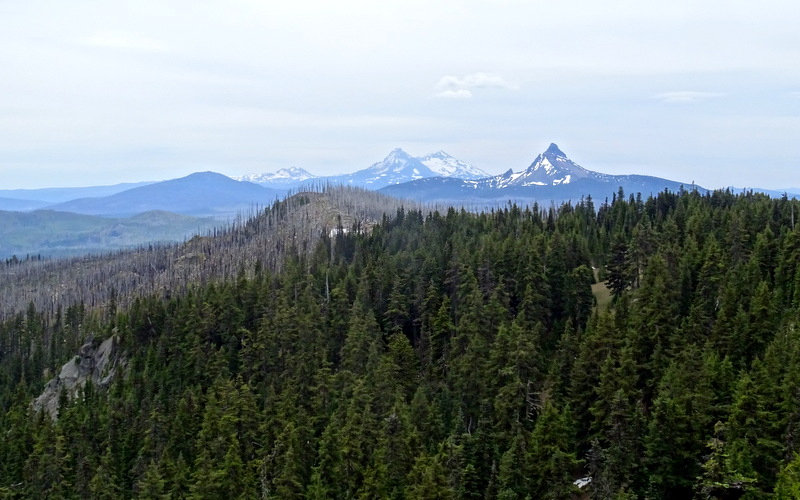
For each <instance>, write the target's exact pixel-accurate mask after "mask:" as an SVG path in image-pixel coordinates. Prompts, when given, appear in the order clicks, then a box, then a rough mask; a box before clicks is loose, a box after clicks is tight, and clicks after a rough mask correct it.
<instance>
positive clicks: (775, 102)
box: [0, 0, 800, 189]
mask: <svg viewBox="0 0 800 500" xmlns="http://www.w3.org/2000/svg"><path fill="white" fill-rule="evenodd" d="M698 4H700V5H698ZM798 26H800V2H797V1H796V0H764V1H762V2H754V1H752V0H748V1H739V0H725V1H717V0H710V1H709V0H700V1H698V0H691V1H684V0H671V1H669V2H658V3H655V2H641V1H632V0H631V1H621V0H606V1H603V2H596V1H589V0H580V1H578V0H572V1H571V0H561V1H559V2H535V1H531V0H524V1H522V0H521V1H516V0H492V1H479V0H475V1H468V0H466V1H455V0H444V1H435V0H426V1H415V0H404V1H391V0H384V1H382V2H366V1H352V0H337V1H320V2H312V1H305V0H292V1H281V2H278V1H240V0H227V1H225V2H222V1H213V2H212V1H203V0H193V1H186V2H181V1H178V2H170V1H164V0H158V1H151V0H135V1H120V0H115V1H112V2H108V1H95V2H90V1H83V0H72V1H69V2H65V1H55V0H25V1H22V0H0V189H13V188H37V187H51V186H87V185H101V184H114V183H118V182H130V181H142V180H163V179H170V178H175V177H181V176H184V175H187V174H189V173H192V172H196V171H204V170H213V171H216V172H220V173H223V174H226V175H241V174H245V173H249V172H274V171H275V170H277V169H279V168H283V167H289V166H298V167H302V168H304V169H306V170H308V171H310V172H311V173H313V174H317V175H328V174H335V173H343V172H350V171H355V170H358V169H361V168H365V167H367V166H369V165H370V164H372V163H374V162H376V161H379V160H381V159H382V158H383V157H384V156H386V154H388V152H389V151H390V150H391V149H393V148H396V147H401V148H403V149H404V150H406V151H407V152H408V153H410V154H412V155H415V156H422V155H424V154H427V153H431V152H435V151H438V150H444V151H446V152H448V153H450V154H451V155H453V156H455V157H457V158H459V159H461V160H464V161H466V162H468V163H471V164H473V165H475V166H477V167H480V168H482V169H484V170H486V171H488V172H490V173H500V172H502V171H505V170H507V169H509V168H512V169H514V170H515V171H519V170H522V169H524V168H525V167H527V166H528V165H529V164H530V163H531V161H533V159H534V158H535V157H536V155H537V154H539V153H540V152H542V151H544V149H546V148H547V146H548V145H549V144H550V143H551V142H555V143H557V144H558V145H559V147H560V148H561V149H562V150H563V151H564V152H565V153H566V154H567V155H568V156H569V157H570V158H572V159H573V160H574V161H575V162H577V163H578V164H580V165H582V166H584V167H586V168H588V169H591V170H597V171H601V172H606V173H640V174H649V175H657V176H661V177H666V178H670V179H673V180H677V181H682V182H687V183H690V182H692V181H694V182H695V183H697V184H699V185H701V186H704V187H710V188H716V187H723V186H728V185H735V186H739V187H744V186H749V187H764V188H774V189H779V188H788V187H800V29H798Z"/></svg>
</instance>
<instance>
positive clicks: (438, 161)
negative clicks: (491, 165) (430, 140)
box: [417, 151, 490, 180]
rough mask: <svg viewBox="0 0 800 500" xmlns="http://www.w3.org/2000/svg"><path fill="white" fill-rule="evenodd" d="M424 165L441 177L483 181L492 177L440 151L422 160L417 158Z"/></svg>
mask: <svg viewBox="0 0 800 500" xmlns="http://www.w3.org/2000/svg"><path fill="white" fill-rule="evenodd" d="M417 159H418V160H419V161H420V162H422V164H423V165H425V166H426V167H428V168H429V169H431V170H432V171H434V172H435V173H436V175H438V176H439V177H455V178H457V179H465V180H472V179H483V178H486V177H490V175H489V174H487V173H486V172H484V171H483V170H481V169H479V168H478V167H475V166H473V165H470V164H469V163H466V162H463V161H461V160H459V159H457V158H453V157H452V156H450V155H449V154H447V153H445V152H444V151H438V152H436V153H433V154H429V155H427V156H423V157H421V158H417Z"/></svg>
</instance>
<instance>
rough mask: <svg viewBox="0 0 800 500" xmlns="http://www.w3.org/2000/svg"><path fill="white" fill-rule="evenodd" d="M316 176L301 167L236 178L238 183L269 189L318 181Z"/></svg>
mask: <svg viewBox="0 0 800 500" xmlns="http://www.w3.org/2000/svg"><path fill="white" fill-rule="evenodd" d="M316 177H317V176H316V175H314V174H311V173H309V172H307V171H305V170H303V169H302V168H300V167H289V168H282V169H280V170H278V171H277V172H275V173H265V174H246V175H242V176H241V177H234V179H236V180H237V181H247V182H252V183H254V184H260V185H262V186H267V187H291V186H294V185H296V184H300V183H301V182H303V181H307V180H309V179H316Z"/></svg>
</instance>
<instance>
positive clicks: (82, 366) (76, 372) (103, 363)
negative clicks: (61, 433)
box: [33, 336, 122, 418]
mask: <svg viewBox="0 0 800 500" xmlns="http://www.w3.org/2000/svg"><path fill="white" fill-rule="evenodd" d="M118 351H119V349H118V347H117V338H116V336H112V337H110V338H108V339H106V340H105V341H103V342H102V343H101V344H100V345H99V346H97V347H95V345H94V342H92V341H91V340H90V341H89V342H87V343H85V344H84V345H83V346H81V348H80V350H79V352H78V355H77V356H76V357H75V359H73V360H72V361H69V362H67V363H66V364H65V365H64V366H63V367H62V368H61V373H59V374H58V376H57V377H55V378H54V379H52V380H50V381H49V382H48V383H47V384H46V385H45V386H44V391H43V392H42V394H41V395H40V396H39V397H38V398H36V399H35V400H34V401H33V409H34V410H36V411H39V410H42V409H44V410H45V411H46V412H47V413H49V414H50V416H51V417H53V418H56V416H57V415H58V400H59V395H60V394H61V390H62V388H63V389H65V390H66V391H67V395H68V396H70V397H72V396H74V395H75V394H76V393H77V392H78V390H80V389H81V388H82V387H83V386H84V385H86V381H87V380H91V381H92V384H94V385H95V386H96V387H107V386H108V384H109V383H110V382H111V380H112V378H113V377H114V375H115V374H116V371H117V368H118V367H119V366H120V365H121V364H122V362H121V359H120V356H119V352H118Z"/></svg>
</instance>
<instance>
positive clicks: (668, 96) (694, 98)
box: [655, 90, 722, 103]
mask: <svg viewBox="0 0 800 500" xmlns="http://www.w3.org/2000/svg"><path fill="white" fill-rule="evenodd" d="M721 95H722V94H720V93H717V92H696V91H692V90H679V91H674V92H664V93H661V94H658V95H656V96H655V98H656V99H658V100H659V101H661V102H667V103H682V102H685V103H690V102H703V101H707V100H709V99H713V98H715V97H719V96H721Z"/></svg>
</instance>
